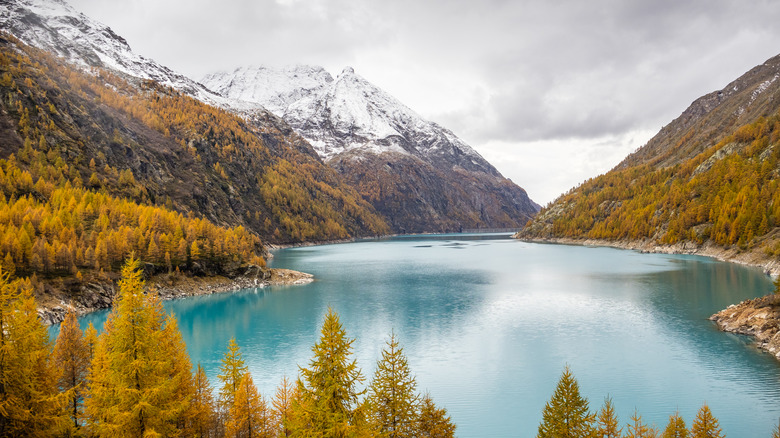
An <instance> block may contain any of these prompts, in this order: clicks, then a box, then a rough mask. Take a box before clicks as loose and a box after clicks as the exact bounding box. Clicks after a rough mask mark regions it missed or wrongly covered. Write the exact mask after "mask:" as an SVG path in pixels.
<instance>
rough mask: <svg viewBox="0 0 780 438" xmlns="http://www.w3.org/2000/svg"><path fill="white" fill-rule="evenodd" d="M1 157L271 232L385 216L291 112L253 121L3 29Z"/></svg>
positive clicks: (350, 229)
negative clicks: (300, 131) (74, 64)
mask: <svg viewBox="0 0 780 438" xmlns="http://www.w3.org/2000/svg"><path fill="white" fill-rule="evenodd" d="M0 54H2V58H0V79H1V80H0V95H1V96H2V114H0V139H2V142H1V143H0V144H1V145H2V146H0V158H4V159H8V158H9V157H10V156H11V155H14V156H15V157H16V159H17V164H18V165H19V166H20V167H21V168H22V169H23V170H28V171H30V172H31V173H32V177H33V179H34V180H35V181H37V179H38V178H40V177H41V176H44V177H49V178H47V179H53V183H56V182H57V181H58V179H59V178H60V175H56V177H55V176H52V175H48V174H42V173H41V172H40V167H41V165H42V164H40V163H41V160H40V159H39V158H38V156H39V155H40V153H43V155H45V163H46V165H51V166H53V167H54V168H55V169H57V170H59V171H60V172H59V173H62V177H61V178H62V179H63V182H64V180H67V181H70V182H71V184H72V185H73V186H75V187H84V188H85V189H87V190H95V191H100V190H102V191H104V192H106V193H108V194H111V195H112V196H118V197H127V198H129V199H132V200H134V201H136V202H139V203H143V204H151V205H159V206H165V207H166V208H168V209H169V210H175V211H179V212H181V213H183V214H185V215H194V216H197V217H202V218H205V219H208V220H210V221H212V222H214V223H215V224H218V225H222V226H239V225H240V226H244V227H245V228H247V229H248V230H250V231H252V232H254V233H256V234H257V235H259V236H260V237H262V238H264V239H265V240H268V241H272V242H292V241H306V240H327V239H338V238H347V237H353V236H363V235H375V234H381V233H384V232H386V231H387V226H386V224H385V223H384V220H383V219H382V218H381V217H380V216H378V215H377V214H376V213H375V212H374V211H373V209H372V208H371V207H370V205H368V204H367V203H366V202H365V201H363V200H362V199H361V198H360V196H359V195H358V194H357V193H356V192H355V191H354V190H353V189H351V188H350V187H349V186H347V185H346V184H344V183H343V182H342V181H341V180H340V179H339V178H338V176H337V175H336V173H335V172H334V171H333V170H331V169H330V168H329V167H327V166H325V165H323V164H322V163H321V162H320V161H319V159H318V158H317V157H316V154H314V152H313V151H312V150H311V148H310V147H309V146H308V144H307V143H306V142H305V141H304V140H303V139H301V138H300V137H298V136H297V135H295V134H294V133H293V132H292V131H291V130H290V129H289V128H288V127H287V126H286V125H285V124H284V123H283V122H281V121H279V120H278V119H275V118H274V117H273V116H270V115H268V114H267V113H263V112H260V113H257V114H256V115H255V117H252V118H250V121H246V120H244V119H242V118H240V117H238V116H236V115H234V114H231V113H228V112H226V111H224V110H222V109H218V108H215V107H212V106H208V105H206V104H203V103H201V102H199V101H197V100H195V99H193V98H190V97H187V96H184V95H182V94H180V93H179V92H177V91H175V90H172V89H169V88H164V87H161V86H159V85H158V84H156V83H155V82H151V81H142V82H140V83H129V82H127V81H125V80H123V79H120V78H118V77H116V76H113V75H111V74H110V73H107V72H105V71H100V70H93V71H91V72H90V73H83V72H80V71H76V70H74V69H72V68H70V67H67V66H65V65H64V64H62V63H61V62H59V61H57V60H56V59H54V58H53V57H51V56H49V55H48V54H46V53H44V52H41V51H39V50H36V49H32V48H29V47H24V46H22V45H21V44H20V43H18V42H16V41H15V40H14V39H13V38H12V37H8V36H6V37H5V38H3V39H2V41H0Z"/></svg>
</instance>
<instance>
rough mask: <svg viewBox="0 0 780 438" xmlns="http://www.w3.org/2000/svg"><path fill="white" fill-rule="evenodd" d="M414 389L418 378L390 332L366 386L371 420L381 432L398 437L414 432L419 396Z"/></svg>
mask: <svg viewBox="0 0 780 438" xmlns="http://www.w3.org/2000/svg"><path fill="white" fill-rule="evenodd" d="M416 391H417V382H416V380H415V378H414V376H413V375H412V372H411V371H410V370H409V364H408V361H407V359H406V356H405V355H404V352H403V348H401V347H400V346H399V344H398V341H397V340H396V338H395V334H391V335H390V340H389V341H387V346H386V347H385V349H384V350H383V351H382V359H381V360H379V361H377V364H376V372H375V374H374V378H373V380H372V381H371V385H370V386H369V388H368V414H369V417H370V422H371V423H372V424H374V425H376V427H377V428H378V429H379V431H380V433H381V436H386V437H390V438H400V437H413V436H414V435H415V424H416V420H417V408H418V404H419V398H420V397H419V395H418V394H417V392H416Z"/></svg>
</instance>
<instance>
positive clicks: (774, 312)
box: [521, 238, 780, 360]
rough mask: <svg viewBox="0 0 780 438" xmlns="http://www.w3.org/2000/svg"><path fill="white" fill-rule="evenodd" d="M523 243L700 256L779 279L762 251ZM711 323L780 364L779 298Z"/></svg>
mask: <svg viewBox="0 0 780 438" xmlns="http://www.w3.org/2000/svg"><path fill="white" fill-rule="evenodd" d="M521 240H523V241H527V242H535V243H551V244H565V245H583V246H606V247H612V248H620V249H630V250H634V251H641V252H648V253H659V254H691V255H700V256H705V257H712V258H715V259H717V260H720V261H724V262H730V263H738V264H742V265H748V266H756V267H760V268H762V269H763V271H764V273H765V274H767V275H772V276H777V275H780V263H778V260H777V259H776V258H774V257H770V256H768V255H767V254H765V253H763V252H761V251H740V250H738V249H726V248H722V247H719V246H716V245H712V244H704V245H696V244H694V243H690V242H687V243H682V244H676V245H658V244H657V243H654V242H651V241H630V240H624V241H611V240H598V239H562V238H548V239H526V238H523V239H521ZM710 320H711V321H713V322H715V324H716V325H717V327H718V329H720V330H721V331H725V332H729V333H736V334H740V335H746V336H750V337H752V338H753V339H755V341H756V347H758V348H759V349H761V350H765V351H767V352H769V353H770V354H772V355H773V356H775V358H777V359H778V360H780V295H767V296H764V297H760V298H754V299H751V300H745V301H743V302H741V303H739V304H732V305H731V306H729V307H728V308H726V309H724V310H721V311H720V312H718V313H716V314H714V315H712V316H711V317H710Z"/></svg>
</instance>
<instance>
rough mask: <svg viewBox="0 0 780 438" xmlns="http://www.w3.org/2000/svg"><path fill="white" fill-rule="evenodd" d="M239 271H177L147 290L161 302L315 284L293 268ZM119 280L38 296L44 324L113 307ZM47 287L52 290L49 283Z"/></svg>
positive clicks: (153, 279) (149, 283) (150, 282)
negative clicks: (66, 295) (71, 295)
mask: <svg viewBox="0 0 780 438" xmlns="http://www.w3.org/2000/svg"><path fill="white" fill-rule="evenodd" d="M238 272H239V273H236V274H234V275H230V276H225V275H207V276H192V275H187V274H182V273H175V272H174V273H165V274H157V275H149V276H148V279H147V280H146V285H145V288H144V291H145V292H146V293H148V294H149V293H151V294H155V295H156V296H158V297H159V298H160V299H161V300H172V299H177V298H186V297H193V296H200V295H211V294H217V293H228V292H236V291H239V290H242V289H252V288H263V287H267V286H286V285H301V284H307V283H311V282H312V281H314V276H313V275H311V274H307V273H305V272H299V271H293V270H291V269H280V268H267V267H260V266H255V265H250V266H246V267H244V268H243V269H240V270H239V271H238ZM118 281H119V278H118V277H117V278H114V279H111V278H110V277H108V276H106V277H104V279H103V280H102V281H94V282H87V283H84V284H82V285H81V286H80V291H79V293H78V294H77V296H76V299H70V300H69V301H67V302H66V301H65V300H64V299H60V298H58V296H57V295H59V294H54V295H49V299H44V300H43V301H41V298H42V297H38V300H39V301H38V316H39V317H40V318H41V321H43V323H44V324H46V325H52V324H57V323H59V322H61V321H63V320H64V319H65V315H66V314H67V312H68V310H69V309H72V310H73V311H74V312H75V313H76V314H77V315H78V316H82V315H85V314H87V313H91V312H94V311H97V310H103V309H108V308H111V307H112V304H113V302H114V299H115V298H116V297H117V294H118V290H119V289H118V284H117V282H118ZM46 286H48V287H52V285H49V284H47V285H46ZM54 287H56V286H54ZM43 298H45V297H43Z"/></svg>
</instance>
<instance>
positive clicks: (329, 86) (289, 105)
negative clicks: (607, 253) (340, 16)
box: [202, 65, 497, 174]
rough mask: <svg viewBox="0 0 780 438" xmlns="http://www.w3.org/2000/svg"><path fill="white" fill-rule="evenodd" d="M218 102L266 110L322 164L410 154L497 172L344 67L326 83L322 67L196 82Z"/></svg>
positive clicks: (247, 72)
mask: <svg viewBox="0 0 780 438" xmlns="http://www.w3.org/2000/svg"><path fill="white" fill-rule="evenodd" d="M202 82H203V83H204V84H205V85H206V86H208V87H209V88H211V89H212V90H214V91H216V92H218V93H220V94H222V95H223V96H225V97H226V98H236V99H243V100H246V101H249V102H255V103H258V104H260V105H263V106H264V107H266V108H268V109H269V110H270V111H272V112H273V113H274V114H276V115H277V116H279V117H282V118H283V119H285V120H286V121H287V122H288V123H289V124H290V125H291V126H293V128H295V129H296V131H298V132H299V133H300V134H301V135H302V136H303V137H304V138H306V139H307V140H308V141H309V143H311V144H312V146H313V147H314V149H315V150H316V151H317V153H318V154H319V155H320V157H321V158H322V159H324V160H326V161H327V160H330V159H332V158H333V157H335V156H337V155H340V154H343V153H345V152H351V153H353V154H354V153H355V152H361V153H367V154H368V153H371V154H379V153H382V152H393V153H401V154H412V155H416V156H419V157H421V158H424V159H426V161H429V162H436V161H438V162H441V163H444V162H448V161H451V160H455V161H457V162H458V164H459V165H461V166H462V167H469V168H472V170H480V171H484V172H488V173H496V174H497V171H496V170H495V169H494V168H493V167H492V166H491V165H490V164H489V163H487V161H485V160H484V159H483V158H482V157H481V156H480V155H479V154H478V153H477V152H476V151H474V149H472V148H471V147H470V146H469V145H467V144H466V143H465V142H463V141H462V140H460V139H459V138H458V137H457V136H455V134H453V133H452V132H451V131H449V130H447V129H445V128H443V127H441V126H439V125H437V124H435V123H432V122H429V121H427V120H425V119H423V118H422V117H421V116H420V115H419V114H417V113H416V112H415V111H413V110H412V109H410V108H409V107H407V106H406V105H404V104H403V103H401V102H399V101H398V100H397V99H395V98H394V97H392V96H391V95H389V94H388V93H386V92H384V91H383V90H381V89H380V88H378V87H376V86H375V85H373V84H371V83H370V82H368V81H367V80H365V79H364V78H363V77H361V76H360V75H358V74H357V73H355V70H354V69H353V68H352V67H345V68H344V69H343V70H342V71H341V73H340V74H339V75H338V76H337V77H336V78H335V79H334V78H333V77H332V76H331V75H330V74H328V73H327V72H326V71H325V70H324V69H323V68H322V67H317V66H305V65H297V66H290V67H285V68H281V69H280V68H270V67H244V68H239V69H236V70H235V71H233V72H223V73H213V74H210V75H208V76H206V77H205V78H203V79H202Z"/></svg>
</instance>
